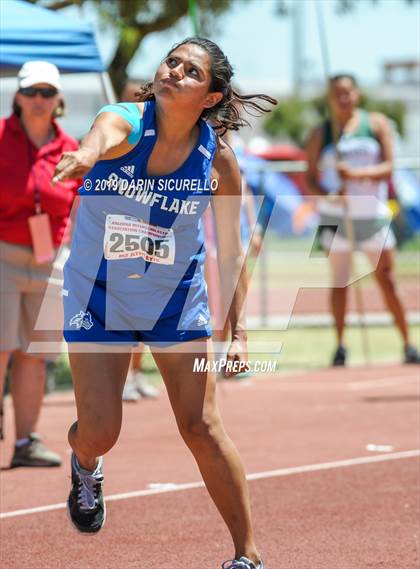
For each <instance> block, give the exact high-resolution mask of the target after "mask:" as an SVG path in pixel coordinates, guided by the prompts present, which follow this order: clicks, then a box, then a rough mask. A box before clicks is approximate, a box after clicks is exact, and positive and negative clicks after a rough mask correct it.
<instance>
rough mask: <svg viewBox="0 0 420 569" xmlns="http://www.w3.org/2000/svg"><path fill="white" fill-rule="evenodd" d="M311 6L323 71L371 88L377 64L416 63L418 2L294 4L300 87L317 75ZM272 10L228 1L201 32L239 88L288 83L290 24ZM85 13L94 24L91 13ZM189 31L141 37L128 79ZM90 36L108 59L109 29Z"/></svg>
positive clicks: (184, 26)
mask: <svg viewBox="0 0 420 569" xmlns="http://www.w3.org/2000/svg"><path fill="white" fill-rule="evenodd" d="M175 1H176V0H175ZM316 1H317V2H318V3H319V4H320V5H321V8H322V12H323V16H324V22H325V30H326V39H327V44H328V52H329V58H330V62H331V63H330V72H337V71H343V70H344V71H351V72H353V73H355V74H356V76H357V77H358V78H359V79H360V82H361V84H362V85H367V86H370V85H377V84H378V83H379V82H380V80H381V71H382V63H383V62H384V61H396V60H400V59H407V58H409V59H420V33H419V29H420V4H419V3H417V4H415V5H414V6H410V5H407V4H406V3H405V1H404V0H379V2H378V3H376V4H372V3H371V2H370V1H369V0H358V2H357V4H358V5H357V7H356V8H355V10H354V11H352V12H351V13H349V14H347V15H339V14H338V13H337V10H336V2H335V0H294V3H295V4H298V5H299V8H300V11H301V21H302V26H301V29H302V33H301V35H300V37H301V46H302V47H301V50H302V53H303V55H302V62H301V65H300V69H301V75H302V79H303V81H304V85H305V83H306V84H307V83H311V82H312V83H313V82H317V81H318V82H319V81H322V79H323V77H324V70H323V64H322V57H321V48H320V41H319V36H318V27H317V17H316V8H315V2H316ZM275 5H276V2H275V0H248V2H240V1H239V2H238V1H236V2H234V4H233V8H232V9H231V10H230V11H229V13H227V14H225V15H224V16H223V17H222V18H220V19H219V21H218V22H217V24H216V26H215V29H214V30H213V31H212V33H211V34H209V36H210V38H211V39H213V40H214V41H216V42H217V43H219V45H220V46H221V47H222V49H223V50H224V51H225V53H226V54H227V55H228V57H229V60H230V61H231V63H232V64H233V65H234V68H235V70H236V77H237V81H238V83H239V84H240V85H245V84H246V85H248V84H250V83H252V82H254V83H255V82H257V83H258V84H261V85H264V86H266V87H272V88H273V89H275V91H276V92H279V91H282V90H289V89H290V88H291V86H292V83H293V53H294V52H295V51H296V50H295V49H294V47H293V37H292V36H293V34H292V30H293V22H292V18H291V17H286V18H284V17H283V18H281V17H279V16H276V15H275ZM85 15H86V16H87V17H88V18H89V19H93V20H94V15H93V13H92V11H91V10H89V9H88V10H86V11H85ZM95 25H96V22H95ZM190 34H191V24H190V22H189V20H188V19H185V20H184V21H181V22H180V23H179V24H178V25H177V26H176V28H174V29H172V30H169V31H168V30H167V31H164V32H160V33H155V34H151V35H150V36H148V37H147V38H146V39H145V40H144V41H143V43H142V44H141V46H140V49H139V51H138V53H137V55H136V57H135V58H134V60H133V61H132V63H131V65H130V67H129V75H130V76H134V77H140V78H143V77H145V78H146V77H149V76H151V75H152V74H153V71H154V70H155V69H156V67H157V65H158V63H159V61H160V59H161V58H162V57H163V56H164V55H165V54H166V52H167V50H168V49H169V48H170V47H171V46H172V45H173V44H174V43H175V42H176V41H178V40H179V39H182V38H184V37H185V36H187V35H190ZM98 37H99V43H100V47H101V51H102V53H103V55H104V58H105V61H109V58H110V56H111V54H112V51H113V49H114V46H115V38H113V36H112V34H110V32H109V31H107V32H104V31H101V32H98Z"/></svg>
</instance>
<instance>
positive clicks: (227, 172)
mask: <svg viewBox="0 0 420 569" xmlns="http://www.w3.org/2000/svg"><path fill="white" fill-rule="evenodd" d="M212 177H213V178H215V179H217V180H218V186H219V190H220V189H221V188H223V189H224V191H223V193H228V194H237V193H240V187H241V184H240V180H241V173H240V169H239V165H238V161H237V159H236V156H235V153H234V152H233V150H232V148H231V147H230V146H229V144H228V143H227V142H225V141H224V140H223V139H222V138H220V136H217V139H216V150H215V154H214V160H213V173H212ZM219 193H220V192H219Z"/></svg>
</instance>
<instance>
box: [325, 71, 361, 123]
mask: <svg viewBox="0 0 420 569" xmlns="http://www.w3.org/2000/svg"><path fill="white" fill-rule="evenodd" d="M328 99H329V103H330V107H331V111H332V113H333V114H340V115H341V114H347V113H351V112H352V111H353V110H354V109H355V108H356V107H357V105H358V103H359V99H360V93H359V89H358V88H357V87H356V85H355V84H354V83H353V81H352V80H351V79H349V78H347V77H345V78H343V79H338V80H337V81H333V82H332V83H331V85H330V90H329V94H328Z"/></svg>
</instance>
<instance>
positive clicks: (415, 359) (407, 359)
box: [404, 346, 420, 364]
mask: <svg viewBox="0 0 420 569" xmlns="http://www.w3.org/2000/svg"><path fill="white" fill-rule="evenodd" d="M404 363H405V364H420V355H419V353H418V351H417V350H416V348H415V347H414V346H406V347H405V348H404Z"/></svg>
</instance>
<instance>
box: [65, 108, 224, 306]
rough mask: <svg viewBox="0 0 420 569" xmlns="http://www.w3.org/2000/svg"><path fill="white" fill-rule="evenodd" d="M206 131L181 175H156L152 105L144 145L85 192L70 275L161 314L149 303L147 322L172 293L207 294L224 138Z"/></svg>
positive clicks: (96, 175)
mask: <svg viewBox="0 0 420 569" xmlns="http://www.w3.org/2000/svg"><path fill="white" fill-rule="evenodd" d="M199 128H200V134H199V139H198V142H197V144H196V146H195V148H194V149H193V151H192V152H191V154H190V155H189V157H188V158H187V160H186V161H185V162H184V163H183V164H182V165H181V166H180V167H179V168H178V169H177V170H176V171H175V172H172V173H170V174H165V175H161V176H150V175H148V173H147V165H148V161H149V157H150V155H151V153H152V151H153V147H154V145H155V143H156V140H157V126H156V115H155V102H154V101H147V102H146V103H145V105H144V114H143V130H142V136H141V139H140V141H139V142H138V144H137V145H136V146H135V147H134V148H133V149H132V150H131V151H130V152H128V153H127V154H125V155H124V156H121V157H120V158H116V159H112V160H101V161H99V162H97V163H96V164H95V166H94V167H93V168H92V170H91V171H90V172H89V173H88V174H87V175H86V176H85V177H84V180H83V187H81V188H80V190H79V194H80V198H81V199H80V206H79V210H78V213H77V220H76V226H75V231H74V236H73V241H72V246H71V254H70V257H69V259H68V261H67V269H68V270H72V271H75V272H78V273H80V274H82V275H84V276H86V277H89V278H91V279H98V280H102V281H106V284H107V289H108V290H109V291H112V290H116V291H117V290H118V291H123V292H126V293H127V295H130V294H131V293H133V294H135V295H136V297H137V298H139V295H140V296H141V297H142V299H149V301H150V303H151V304H153V305H154V306H153V310H152V309H151V307H150V306H148V303H147V302H144V303H142V304H144V310H143V313H144V314H145V315H146V316H147V314H148V313H149V312H150V313H151V312H153V315H155V314H156V312H157V311H159V309H160V308H162V309H163V308H165V306H166V305H167V301H168V298H169V297H170V295H171V294H172V293H175V296H176V292H177V291H178V292H180V293H181V290H182V289H184V290H185V289H188V288H190V287H192V288H193V289H195V288H196V287H205V284H204V256H205V249H204V232H203V227H202V221H201V216H202V214H203V213H204V211H205V209H206V208H207V206H208V205H209V201H210V197H211V193H212V187H211V185H212V182H211V168H212V163H213V158H214V154H215V150H216V135H215V133H214V131H213V129H212V128H211V127H210V126H209V125H207V123H205V122H204V121H203V120H200V121H199ZM149 308H150V310H149ZM174 310H175V308H174Z"/></svg>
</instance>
